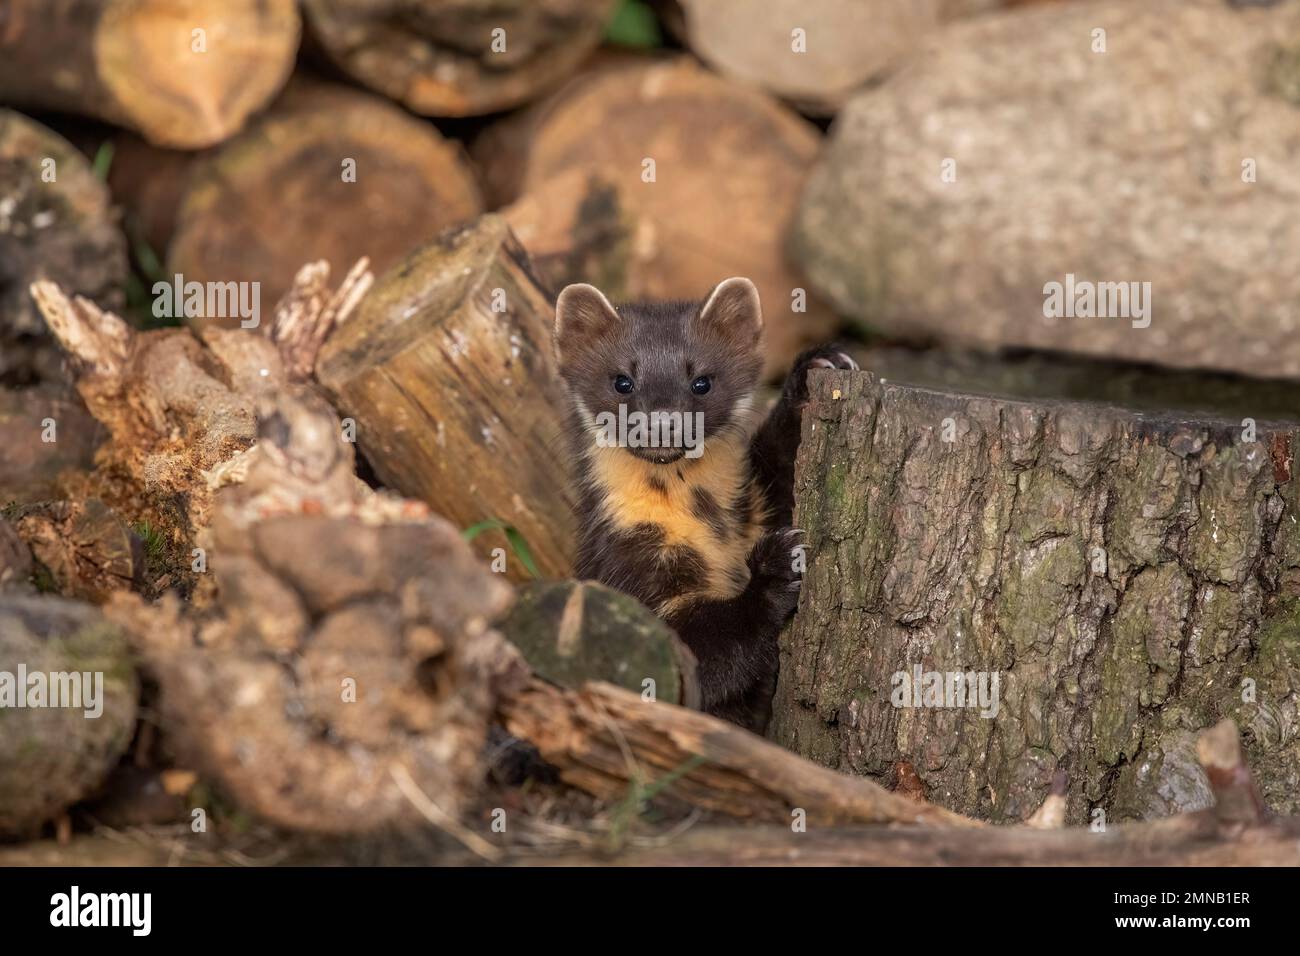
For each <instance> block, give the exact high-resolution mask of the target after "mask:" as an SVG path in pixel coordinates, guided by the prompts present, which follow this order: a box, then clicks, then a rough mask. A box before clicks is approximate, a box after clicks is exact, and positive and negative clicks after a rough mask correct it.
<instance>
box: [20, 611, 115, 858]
mask: <svg viewBox="0 0 1300 956" xmlns="http://www.w3.org/2000/svg"><path fill="white" fill-rule="evenodd" d="M138 691H139V688H138V684H137V681H136V676H135V670H134V668H133V667H132V665H131V661H130V657H129V654H128V648H127V645H126V641H125V640H124V638H123V634H122V632H121V630H120V629H119V628H117V627H116V626H114V625H112V624H110V623H109V622H108V621H107V620H105V618H104V617H103V616H102V615H101V614H100V613H99V612H98V611H97V610H96V609H95V608H93V607H91V606H90V605H88V604H83V603H81V602H80V601H72V600H67V599H64V598H58V597H50V596H43V597H27V596H20V595H12V594H7V595H3V596H0V707H2V708H3V710H0V715H3V716H0V720H3V722H4V732H3V733H0V837H15V836H17V837H31V836H33V835H34V834H35V833H36V832H38V831H39V829H40V826H41V824H43V823H45V822H46V821H49V820H52V819H53V818H55V817H56V816H58V815H60V814H62V813H63V811H65V810H66V809H67V808H68V807H70V806H71V805H72V804H74V803H76V802H77V801H78V800H81V799H83V798H85V797H87V796H89V795H91V794H92V793H93V792H94V791H95V790H96V789H97V788H98V787H99V785H100V784H101V783H102V782H103V780H104V779H105V778H106V777H107V776H108V774H109V772H110V771H111V770H112V769H113V767H114V765H115V764H116V763H117V761H118V760H119V759H120V758H121V756H122V754H123V753H125V752H126V748H127V746H128V745H129V744H130V743H131V735H132V733H133V732H134V729H135V715H136V697H137V694H138ZM56 700H57V701H58V703H57V704H55V703H54V702H55V701H56Z"/></svg>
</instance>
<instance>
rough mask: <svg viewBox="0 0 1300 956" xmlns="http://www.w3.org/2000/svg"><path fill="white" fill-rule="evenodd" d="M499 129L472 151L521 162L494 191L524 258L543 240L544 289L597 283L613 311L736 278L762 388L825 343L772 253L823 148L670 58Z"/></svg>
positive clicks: (773, 112) (584, 79)
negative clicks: (748, 298)
mask: <svg viewBox="0 0 1300 956" xmlns="http://www.w3.org/2000/svg"><path fill="white" fill-rule="evenodd" d="M505 122H506V123H509V124H511V126H512V127H513V129H507V130H504V131H498V132H497V133H496V134H494V135H493V136H490V137H487V138H485V139H484V140H483V143H482V144H480V146H479V148H478V149H477V150H476V152H478V153H479V154H480V155H482V154H483V153H484V152H494V151H499V149H500V148H501V147H502V146H503V145H504V144H508V143H513V144H514V148H516V149H518V150H520V152H521V155H523V156H526V157H527V159H526V163H525V164H523V168H522V169H518V170H515V171H514V172H510V171H508V170H502V169H498V170H497V171H496V176H497V178H498V182H496V183H495V185H494V192H496V193H497V194H498V195H499V196H518V197H521V198H520V200H519V201H520V208H518V209H517V210H506V211H504V212H503V214H504V215H505V216H506V218H507V220H508V221H510V223H511V225H512V227H513V226H518V227H519V228H520V230H521V233H523V234H524V235H527V236H528V238H523V240H522V241H524V243H525V244H526V245H527V246H528V248H529V250H530V251H531V250H532V249H533V245H532V243H533V242H534V241H535V240H536V238H537V237H538V236H541V237H542V242H541V244H540V245H539V247H538V248H539V251H541V252H543V253H544V254H545V256H546V258H547V260H552V259H553V260H555V261H558V262H559V263H560V264H561V266H562V268H561V269H560V270H557V272H556V274H555V275H554V276H552V275H550V274H549V273H548V275H547V279H548V280H549V281H550V282H551V284H552V285H553V286H554V287H555V288H556V289H557V290H558V288H559V287H560V286H561V285H562V284H563V282H565V281H572V280H575V279H577V280H581V281H586V282H595V281H596V280H597V278H599V277H600V276H604V277H606V278H607V279H610V280H614V281H613V283H612V284H609V285H605V286H602V287H601V288H602V289H603V290H604V291H605V292H607V293H608V294H609V295H610V297H611V298H612V299H614V301H616V302H617V301H619V300H623V301H631V300H636V299H699V298H702V297H703V296H704V295H706V294H707V293H708V291H709V289H711V288H713V286H714V285H716V284H717V283H718V282H720V281H721V280H722V279H725V278H727V277H729V276H735V275H743V276H748V277H749V278H750V279H752V280H753V281H754V283H755V284H756V285H757V286H758V289H759V293H760V295H761V296H762V300H763V320H764V324H765V325H766V328H767V364H766V371H767V374H768V375H769V376H773V377H775V376H777V375H779V374H780V373H781V372H783V371H784V370H786V369H787V368H789V366H790V363H791V361H792V360H793V359H794V357H795V355H797V354H798V352H799V351H800V350H801V349H803V348H804V347H805V346H807V345H810V344H813V343H815V342H819V341H823V340H825V339H826V338H828V337H829V336H831V335H832V334H833V332H834V330H835V328H836V327H837V324H838V323H837V320H836V318H835V316H834V314H833V313H832V312H831V311H830V310H829V309H828V308H827V307H826V306H825V305H824V304H823V303H821V302H819V301H818V300H817V298H816V297H815V296H812V295H809V294H808V292H807V290H806V289H804V285H805V283H804V282H803V280H802V279H801V278H800V277H799V276H798V274H797V273H796V272H795V271H794V270H793V269H792V268H791V267H790V265H789V264H788V262H787V260H786V255H785V248H784V246H785V238H786V233H787V231H788V226H789V224H790V222H791V219H792V218H793V216H794V212H795V208H796V206H797V204H798V200H799V194H800V192H801V191H802V189H803V185H804V180H805V178H806V176H807V173H808V170H809V168H810V167H811V165H812V163H813V161H814V159H815V158H816V156H817V153H818V150H819V149H820V148H821V142H822V137H821V135H820V133H819V132H818V130H817V129H816V127H814V126H812V124H810V123H808V122H807V121H805V120H804V119H802V118H801V117H799V116H798V115H796V114H795V113H793V112H791V111H790V110H789V109H787V108H786V107H784V106H782V105H781V104H780V103H778V102H776V101H775V100H773V99H771V98H770V97H768V96H766V95H765V94H763V93H761V92H759V91H757V90H754V89H751V88H749V87H745V86H741V85H739V84H735V83H730V82H728V81H726V80H723V79H721V78H719V77H717V76H715V75H714V74H712V73H709V72H708V71H706V70H704V69H702V68H700V67H699V66H698V65H696V64H694V63H693V62H691V61H689V60H686V59H676V60H670V61H666V62H653V63H650V64H638V65H635V66H626V65H615V66H611V67H607V68H604V69H601V70H597V71H592V72H590V73H584V74H583V75H582V76H581V77H579V78H578V79H577V80H575V81H573V82H571V83H570V84H568V85H566V86H565V88H564V89H562V90H561V91H560V92H559V93H557V94H556V95H555V96H554V97H552V98H551V99H550V100H548V101H546V102H545V103H542V104H539V106H538V107H536V108H535V109H532V110H529V111H526V113H525V114H523V115H521V116H518V117H512V118H510V119H508V120H506V121H505ZM513 175H518V176H519V177H520V179H519V181H518V182H517V183H510V182H508V180H509V179H510V177H511V176H513ZM512 187H514V188H512ZM532 197H540V198H537V199H533V198H532ZM611 223H617V224H618V225H617V227H616V228H615V229H614V230H613V234H612V235H611V226H610V224H611ZM593 231H594V232H595V233H596V235H598V236H602V237H604V236H608V237H609V240H608V242H607V248H606V249H605V251H604V254H603V255H601V256H600V257H599V259H598V260H597V262H599V263H600V264H599V266H598V268H599V269H600V272H599V275H591V274H587V275H582V274H581V270H582V269H583V268H587V267H590V266H592V265H593V264H594V263H593V262H592V261H591V257H590V255H589V254H588V253H586V252H584V250H590V249H592V248H593V240H592V233H593ZM521 238H522V236H521ZM602 244H603V242H602V240H600V239H598V240H596V242H595V248H596V249H597V250H600V249H601V247H602ZM574 250H576V251H577V252H578V253H579V255H577V256H574V255H572V254H571V251H574ZM797 290H803V293H802V295H801V294H800V293H799V292H798V291H797Z"/></svg>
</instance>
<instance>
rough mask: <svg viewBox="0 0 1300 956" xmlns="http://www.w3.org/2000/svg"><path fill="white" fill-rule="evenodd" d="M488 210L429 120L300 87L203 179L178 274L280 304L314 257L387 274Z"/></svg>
mask: <svg viewBox="0 0 1300 956" xmlns="http://www.w3.org/2000/svg"><path fill="white" fill-rule="evenodd" d="M481 210H482V200H481V199H480V197H479V192H478V187H477V185H476V184H475V182H474V177H473V173H472V172H471V170H470V168H469V165H468V163H467V161H466V160H465V159H464V157H463V156H462V154H461V151H460V149H459V147H457V146H455V145H454V144H452V143H450V142H448V141H447V140H445V139H443V138H442V137H441V136H440V135H439V134H438V131H437V130H436V129H434V128H433V127H432V126H430V125H429V124H428V123H425V122H421V121H419V120H415V119H412V118H411V117H410V116H407V115H406V114H405V113H403V112H402V111H401V110H399V109H397V108H396V107H394V106H393V105H392V104H390V103H388V102H386V101H384V100H382V99H380V98H378V97H375V96H370V95H368V94H365V93H359V92H356V91H353V90H349V89H346V88H344V87H333V86H324V85H317V84H304V83H295V84H293V85H291V86H290V88H289V89H288V90H287V91H286V93H285V95H284V96H283V97H282V98H281V99H280V100H279V101H277V103H276V104H275V106H274V108H273V109H272V110H271V111H270V112H268V113H267V114H266V115H265V116H263V117H261V118H260V119H259V120H258V121H257V122H256V123H255V124H254V125H253V126H251V127H250V128H249V129H248V130H247V131H246V132H244V133H243V134H241V135H240V136H238V137H236V138H235V139H234V140H232V141H230V142H229V143H227V144H225V145H224V146H223V147H222V148H221V149H220V150H217V151H216V152H215V153H214V154H213V155H212V156H210V157H208V158H207V159H205V160H204V161H202V162H201V163H199V164H198V165H197V167H196V168H195V169H194V170H193V172H192V178H191V180H190V188H189V190H188V192H187V193H186V195H185V198H184V200H183V201H182V204H181V208H180V211H179V213H178V214H177V223H176V233H175V236H174V239H173V241H172V244H171V247H170V249H169V251H168V256H167V265H168V273H169V274H177V273H179V274H181V275H183V276H184V278H185V281H186V282H190V281H196V282H204V283H206V282H223V283H224V282H230V281H235V282H258V283H261V285H260V290H261V296H262V302H263V303H266V304H269V303H273V302H275V301H277V300H278V299H279V297H280V296H281V295H283V294H284V292H285V291H286V289H287V287H288V282H289V280H290V278H291V277H292V276H293V274H294V270H296V269H297V268H298V266H299V265H300V264H301V263H302V262H303V261H304V260H307V259H324V260H325V261H327V262H334V263H349V262H354V261H356V260H357V259H359V258H361V257H362V256H366V257H368V258H369V259H370V261H371V263H372V264H373V266H374V268H375V269H376V270H377V271H384V270H387V269H388V268H389V267H390V266H392V265H394V264H396V263H397V262H398V261H399V260H400V259H401V258H402V257H403V256H405V255H406V254H407V253H408V252H410V251H411V250H412V249H414V248H415V247H416V246H418V245H419V244H420V243H422V242H426V241H428V240H429V239H432V238H433V237H434V236H436V235H437V234H438V233H439V232H440V231H441V230H442V229H443V228H444V227H446V226H451V225H455V224H458V223H462V222H465V221H467V220H470V219H472V218H473V217H474V216H476V215H477V214H478V213H479V212H480V211H481ZM209 318H210V319H212V320H214V321H218V322H221V323H222V324H224V325H235V324H238V317H237V316H215V317H209Z"/></svg>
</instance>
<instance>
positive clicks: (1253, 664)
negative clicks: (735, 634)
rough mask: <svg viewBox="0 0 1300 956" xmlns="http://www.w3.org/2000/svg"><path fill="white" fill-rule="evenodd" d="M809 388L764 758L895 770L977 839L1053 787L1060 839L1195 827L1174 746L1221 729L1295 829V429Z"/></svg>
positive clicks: (1298, 552)
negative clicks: (1242, 735)
mask: <svg viewBox="0 0 1300 956" xmlns="http://www.w3.org/2000/svg"><path fill="white" fill-rule="evenodd" d="M810 387H811V392H812V399H811V403H810V405H809V406H808V410H807V411H806V412H805V415H804V426H803V436H802V445H801V447H800V454H799V462H798V466H797V476H796V497H797V507H796V515H795V523H796V525H798V526H799V527H802V528H805V529H807V534H808V554H809V565H808V571H807V573H806V575H805V577H804V584H803V592H802V594H801V596H800V606H799V611H798V613H797V614H796V616H795V619H794V624H793V626H792V628H791V629H790V630H789V632H788V633H787V635H786V636H785V638H784V639H783V643H782V661H781V673H780V681H779V686H778V689H777V694H776V700H775V703H774V716H773V723H772V735H773V737H774V738H775V739H776V740H777V741H778V742H779V743H781V744H783V745H785V746H788V747H790V748H791V749H792V750H794V751H796V752H797V753H801V754H804V755H807V756H809V757H811V758H813V759H814V760H816V761H818V762H819V763H822V764H825V765H827V766H831V767H836V768H838V769H840V770H843V771H846V772H850V773H858V774H867V775H873V776H883V775H885V774H886V773H887V771H888V769H889V768H890V767H892V766H893V765H894V763H895V762H896V761H898V760H908V761H910V762H911V763H912V764H913V765H914V766H915V768H916V771H917V773H918V774H919V775H920V777H921V779H922V780H923V781H924V783H925V785H926V790H927V793H928V794H929V795H930V799H932V800H934V801H935V802H936V803H939V804H941V805H943V806H946V807H949V808H950V809H953V810H957V811H959V812H962V813H966V814H969V815H972V816H978V817H981V818H986V819H992V820H995V821H1009V820H1023V819H1025V818H1026V817H1028V816H1029V815H1030V814H1031V813H1032V812H1033V811H1034V810H1035V809H1036V808H1037V807H1039V806H1040V805H1041V804H1042V802H1043V799H1044V797H1045V796H1046V794H1047V792H1048V790H1049V787H1050V785H1051V781H1052V778H1053V776H1054V775H1055V773H1056V772H1057V771H1058V770H1061V769H1063V770H1065V771H1067V773H1068V774H1069V778H1070V789H1069V792H1068V794H1067V819H1068V820H1069V822H1071V823H1080V822H1087V821H1089V820H1090V819H1091V817H1092V815H1094V814H1097V813H1098V812H1102V813H1104V814H1105V815H1106V816H1107V817H1109V818H1110V819H1111V820H1118V819H1125V818H1149V817H1154V816H1161V815H1165V814H1168V813H1171V812H1176V811H1180V810H1189V809H1196V808H1198V807H1202V806H1206V805H1208V804H1209V802H1210V796H1211V786H1212V782H1211V781H1207V779H1206V777H1205V774H1204V773H1203V772H1202V771H1201V769H1200V768H1199V767H1198V766H1197V760H1196V753H1195V747H1194V734H1195V732H1196V731H1198V730H1200V729H1202V728H1204V727H1207V726H1209V725H1211V724H1212V723H1214V722H1215V721H1217V720H1218V719H1219V717H1220V716H1221V715H1224V714H1227V715H1231V716H1234V717H1236V719H1237V721H1238V723H1239V724H1240V725H1242V726H1243V727H1247V728H1248V733H1249V736H1250V738H1251V739H1250V741H1249V743H1248V750H1249V752H1250V754H1251V762H1252V765H1253V766H1254V767H1255V768H1256V771H1257V780H1258V783H1259V786H1260V789H1261V791H1262V792H1263V794H1264V798H1265V800H1266V801H1267V802H1268V804H1269V806H1271V807H1272V808H1273V809H1274V810H1278V811H1284V812H1295V810H1296V809H1297V808H1298V807H1300V800H1298V797H1297V795H1298V794H1300V740H1297V739H1294V735H1293V734H1289V733H1288V732H1287V731H1286V729H1285V728H1287V727H1294V726H1295V722H1296V718H1297V714H1296V706H1297V704H1296V697H1295V693H1294V690H1295V687H1296V686H1297V682H1298V681H1300V646H1298V645H1297V644H1296V634H1297V630H1296V624H1295V621H1296V619H1297V613H1298V611H1297V607H1298V606H1300V605H1298V599H1300V524H1298V523H1297V520H1298V519H1300V513H1298V510H1297V509H1298V503H1297V494H1298V492H1300V489H1298V488H1297V478H1296V477H1295V467H1294V449H1295V448H1296V447H1297V441H1300V426H1297V425H1295V424H1265V423H1264V422H1262V421H1261V422H1259V423H1258V424H1256V423H1254V422H1253V421H1249V420H1248V421H1245V422H1242V421H1231V420H1216V419H1214V418H1209V417H1206V418H1197V417H1192V416H1186V415H1181V414H1178V413H1166V414H1158V413H1136V412H1131V411H1126V410H1123V409H1119V408H1114V407H1106V406H1098V405H1087V404H1082V403H1071V402H1052V401H1046V400H1040V401H1017V400H1011V399H997V398H986V397H980V396H975V395H969V394H962V393H950V392H941V391H935V390H930V389H925V388H918V387H910V386H900V385H895V384H886V383H883V382H878V381H876V380H875V379H874V378H873V376H872V375H870V374H869V373H838V372H835V373H823V372H821V371H814V372H813V373H812V374H811V375H810ZM949 675H952V676H951V677H950V676H949ZM958 678H960V680H958ZM981 694H982V695H983V699H980V695H981ZM985 715H987V717H986V716H985Z"/></svg>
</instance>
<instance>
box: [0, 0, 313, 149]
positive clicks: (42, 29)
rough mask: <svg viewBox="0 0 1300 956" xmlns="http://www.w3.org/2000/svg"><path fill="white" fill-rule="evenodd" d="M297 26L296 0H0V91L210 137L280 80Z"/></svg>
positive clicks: (172, 141) (124, 122)
mask: <svg viewBox="0 0 1300 956" xmlns="http://www.w3.org/2000/svg"><path fill="white" fill-rule="evenodd" d="M299 27H300V24H299V20H298V11H297V7H296V5H295V4H294V3H293V0H7V2H6V3H5V4H4V5H3V6H0V101H4V102H6V103H11V104H14V105H20V106H31V107H36V108H40V109H49V110H62V111H65V112H69V113H77V114H81V115H86V116H94V117H96V118H98V119H101V120H105V121H107V122H109V123H115V124H117V125H119V126H125V127H127V128H129V129H134V130H136V131H138V132H140V133H141V134H143V135H144V136H145V138H146V139H148V140H149V141H150V142H152V143H157V144H159V145H163V146H172V147H175V148H178V149H197V148H200V147H203V146H210V145H212V144H213V143H219V142H221V141H222V140H223V139H225V138H226V137H227V136H229V135H231V134H232V133H234V132H235V131H236V130H238V129H239V128H240V127H241V126H242V125H243V124H244V121H245V120H246V119H247V118H248V116H249V115H250V114H251V113H253V112H255V111H257V110H259V109H261V108H262V107H263V106H265V105H266V103H267V102H268V101H269V100H270V99H271V98H272V97H273V96H274V95H275V93H276V91H278V90H279V89H280V87H281V86H282V85H283V84H284V81H285V80H286V79H287V78H288V76H289V72H290V71H291V70H292V69H293V64H294V59H295V57H296V55H297V52H298V36H299Z"/></svg>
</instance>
